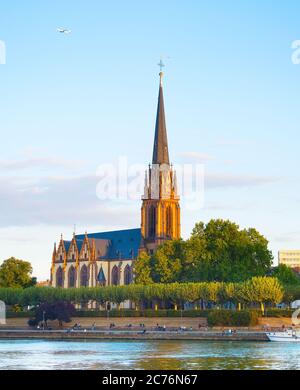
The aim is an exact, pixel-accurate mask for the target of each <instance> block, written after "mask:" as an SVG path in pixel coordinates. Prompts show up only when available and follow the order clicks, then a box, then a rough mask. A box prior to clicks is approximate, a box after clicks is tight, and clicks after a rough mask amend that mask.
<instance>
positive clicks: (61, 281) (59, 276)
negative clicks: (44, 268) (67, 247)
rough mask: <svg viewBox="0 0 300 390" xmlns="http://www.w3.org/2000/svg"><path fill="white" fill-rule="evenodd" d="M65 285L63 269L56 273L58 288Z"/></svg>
mask: <svg viewBox="0 0 300 390" xmlns="http://www.w3.org/2000/svg"><path fill="white" fill-rule="evenodd" d="M63 284H64V275H63V270H62V268H61V267H59V268H58V270H57V271H56V287H63Z"/></svg>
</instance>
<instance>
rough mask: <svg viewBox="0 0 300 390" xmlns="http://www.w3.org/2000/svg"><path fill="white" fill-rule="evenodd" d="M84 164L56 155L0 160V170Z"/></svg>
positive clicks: (72, 166) (66, 166)
mask: <svg viewBox="0 0 300 390" xmlns="http://www.w3.org/2000/svg"><path fill="white" fill-rule="evenodd" d="M82 165H85V162H84V161H79V160H64V159H62V158H57V157H34V158H26V159H23V160H14V161H4V160H2V161H1V160H0V170H1V171H17V170H23V169H31V168H53V167H59V168H74V167H80V166H82Z"/></svg>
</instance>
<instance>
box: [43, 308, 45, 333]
mask: <svg viewBox="0 0 300 390" xmlns="http://www.w3.org/2000/svg"><path fill="white" fill-rule="evenodd" d="M45 314H46V312H45V310H44V311H43V330H45Z"/></svg>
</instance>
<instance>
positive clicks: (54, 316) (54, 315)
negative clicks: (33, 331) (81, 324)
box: [28, 301, 76, 327]
mask: <svg viewBox="0 0 300 390" xmlns="http://www.w3.org/2000/svg"><path fill="white" fill-rule="evenodd" d="M75 314H76V310H75V307H74V305H72V304H71V303H70V302H65V301H58V302H55V303H51V304H49V303H43V304H41V305H40V306H38V308H37V309H36V312H35V316H34V318H31V319H30V320H29V321H28V325H29V326H37V325H39V324H40V323H43V322H44V321H45V323H44V325H45V326H46V327H48V324H47V321H49V320H51V321H54V320H58V323H59V326H60V327H62V325H63V322H71V317H72V316H74V315H75Z"/></svg>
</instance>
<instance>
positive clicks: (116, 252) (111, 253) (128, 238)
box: [76, 229, 142, 259]
mask: <svg viewBox="0 0 300 390" xmlns="http://www.w3.org/2000/svg"><path fill="white" fill-rule="evenodd" d="M84 237H85V235H84V234H78V235H76V239H78V240H83V239H84ZM88 237H89V238H95V239H104V240H109V241H110V246H109V250H108V253H107V255H106V256H104V257H103V259H132V258H136V257H137V255H138V250H139V248H140V246H141V239H142V235H141V229H127V230H114V231H111V232H99V233H90V234H88Z"/></svg>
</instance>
